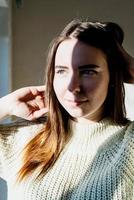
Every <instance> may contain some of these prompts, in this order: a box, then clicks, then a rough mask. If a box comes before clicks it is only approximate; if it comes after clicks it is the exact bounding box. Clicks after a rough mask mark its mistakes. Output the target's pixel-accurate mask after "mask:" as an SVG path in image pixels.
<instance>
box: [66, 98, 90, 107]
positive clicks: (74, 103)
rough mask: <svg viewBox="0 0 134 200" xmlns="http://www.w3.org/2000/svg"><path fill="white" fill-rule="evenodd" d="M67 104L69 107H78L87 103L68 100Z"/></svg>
mask: <svg viewBox="0 0 134 200" xmlns="http://www.w3.org/2000/svg"><path fill="white" fill-rule="evenodd" d="M67 102H68V103H69V104H70V105H71V106H79V105H81V104H83V103H85V102H87V100H70V99H68V100H67Z"/></svg>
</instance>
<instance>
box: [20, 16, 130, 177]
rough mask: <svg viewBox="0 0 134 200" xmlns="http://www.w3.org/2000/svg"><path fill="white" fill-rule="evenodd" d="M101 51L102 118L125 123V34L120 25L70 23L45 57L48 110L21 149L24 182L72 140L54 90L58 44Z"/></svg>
mask: <svg viewBox="0 0 134 200" xmlns="http://www.w3.org/2000/svg"><path fill="white" fill-rule="evenodd" d="M70 36H71V37H75V38H77V39H78V40H80V41H82V42H84V43H86V44H89V45H92V46H94V47H97V48H99V49H101V50H102V51H103V52H104V53H105V54H106V57H107V62H108V67H109V73H110V84H109V90H108V95H107V98H106V100H105V103H104V105H105V106H104V116H105V117H109V118H111V120H113V121H114V122H116V123H117V124H125V123H126V122H127V120H126V112H125V105H124V86H123V77H124V73H127V70H126V69H127V61H126V60H125V58H124V56H123V55H122V53H121V51H120V50H119V49H120V48H119V46H120V45H122V42H123V38H124V34H123V31H122V29H121V28H120V26H119V25H117V24H115V23H111V22H106V23H100V22H87V21H86V22H82V21H80V20H73V21H72V22H70V23H69V24H68V25H67V26H66V27H65V29H64V30H63V31H62V33H61V34H60V35H59V37H57V38H56V39H55V40H54V41H53V42H52V44H51V46H50V49H49V53H48V58H47V73H46V93H45V95H46V102H47V105H48V108H49V112H48V113H47V121H46V123H45V124H44V128H43V129H42V131H41V132H40V133H38V134H37V135H36V136H35V137H34V138H33V139H32V140H31V141H30V142H29V143H28V144H27V146H26V147H25V149H24V152H25V154H24V165H23V166H22V168H21V169H20V171H19V180H23V179H24V178H26V177H27V176H28V175H30V174H32V172H33V171H34V170H35V169H39V170H40V173H39V176H41V175H44V174H45V173H47V171H48V170H49V169H50V168H51V167H52V166H53V165H54V163H55V162H56V160H57V159H58V157H59V155H60V153H61V151H62V149H63V148H64V146H65V145H66V143H67V142H68V141H69V139H70V138H71V133H70V131H69V125H68V122H69V118H71V116H70V115H69V114H68V113H67V112H66V110H65V109H64V108H63V107H62V106H61V105H60V103H59V102H58V100H57V97H56V95H55V92H54V88H53V79H54V70H55V69H54V65H55V55H56V51H57V48H58V46H59V44H60V43H61V42H62V41H64V40H65V39H67V38H69V37H70ZM29 152H30V153H29Z"/></svg>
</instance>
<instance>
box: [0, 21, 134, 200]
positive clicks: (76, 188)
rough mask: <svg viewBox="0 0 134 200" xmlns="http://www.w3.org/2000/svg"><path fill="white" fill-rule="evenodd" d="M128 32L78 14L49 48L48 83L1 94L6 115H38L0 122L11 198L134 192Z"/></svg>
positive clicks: (133, 76) (93, 197)
mask: <svg viewBox="0 0 134 200" xmlns="http://www.w3.org/2000/svg"><path fill="white" fill-rule="evenodd" d="M123 38H124V35H123V31H122V29H121V28H120V27H119V26H118V25H117V24H115V23H110V22H109V23H100V22H82V21H80V20H73V21H72V22H71V23H69V24H68V25H67V26H66V27H65V29H64V30H63V32H62V33H61V34H60V36H59V37H58V38H56V39H55V40H54V41H53V44H52V46H51V48H50V51H49V55H48V60H47V69H48V70H47V74H46V77H47V78H46V88H45V86H38V87H26V88H22V89H19V90H17V91H15V92H13V93H11V94H9V95H7V96H5V97H3V98H1V100H0V108H1V109H0V110H1V119H2V118H4V117H6V116H8V115H16V116H19V117H22V118H25V119H27V120H34V121H33V122H28V121H24V122H20V123H17V124H11V125H8V126H5V125H4V126H1V141H0V148H1V150H0V152H1V160H0V164H1V166H0V167H1V177H3V178H4V179H6V180H7V183H8V189H9V199H19V200H20V199H23V200H29V199H30V200H31V199H32V200H37V199H40V200H44V199H53V200H54V199H56V200H57V199H71V200H76V199H77V200H80V199H84V200H87V199H88V200H89V199H90V200H99V199H106V200H111V199H112V200H117V199H118V200H121V199H122V200H131V199H133V198H134V192H133V191H134V146H133V145H134V133H133V132H134V123H133V122H130V121H129V120H127V119H126V115H125V106H124V87H123V82H124V81H125V82H130V83H133V82H134V73H133V72H134V69H133V68H132V64H133V63H132V62H133V58H131V57H130V56H129V55H128V54H127V53H126V52H125V50H124V49H123V47H122V42H123ZM44 91H45V100H44ZM44 102H45V103H44ZM46 112H47V114H46V117H44V118H40V119H38V120H35V119H36V118H39V117H41V116H43V115H44V113H46ZM23 148H24V149H23Z"/></svg>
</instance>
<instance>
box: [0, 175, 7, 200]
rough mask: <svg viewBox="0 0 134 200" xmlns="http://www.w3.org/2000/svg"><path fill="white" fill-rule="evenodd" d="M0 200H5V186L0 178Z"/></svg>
mask: <svg viewBox="0 0 134 200" xmlns="http://www.w3.org/2000/svg"><path fill="white" fill-rule="evenodd" d="M0 200H7V184H6V182H5V181H4V180H3V179H1V178H0Z"/></svg>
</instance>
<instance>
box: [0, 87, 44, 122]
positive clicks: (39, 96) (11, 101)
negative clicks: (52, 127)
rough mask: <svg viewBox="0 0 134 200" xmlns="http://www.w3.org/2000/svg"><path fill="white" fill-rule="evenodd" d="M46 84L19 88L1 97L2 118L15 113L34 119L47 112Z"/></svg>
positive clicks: (0, 109)
mask: <svg viewBox="0 0 134 200" xmlns="http://www.w3.org/2000/svg"><path fill="white" fill-rule="evenodd" d="M44 92H45V86H31V87H24V88H21V89H18V90H16V91H14V92H12V93H10V94H8V95H6V96H4V97H2V98H0V120H2V119H4V118H6V117H8V116H11V115H15V116H17V117H21V118H24V119H27V120H34V119H36V118H39V117H41V116H42V115H44V114H45V113H46V112H47V108H46V105H45V99H44Z"/></svg>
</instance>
